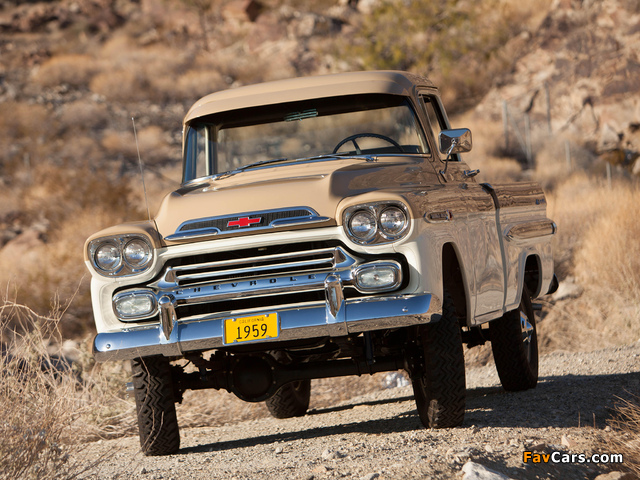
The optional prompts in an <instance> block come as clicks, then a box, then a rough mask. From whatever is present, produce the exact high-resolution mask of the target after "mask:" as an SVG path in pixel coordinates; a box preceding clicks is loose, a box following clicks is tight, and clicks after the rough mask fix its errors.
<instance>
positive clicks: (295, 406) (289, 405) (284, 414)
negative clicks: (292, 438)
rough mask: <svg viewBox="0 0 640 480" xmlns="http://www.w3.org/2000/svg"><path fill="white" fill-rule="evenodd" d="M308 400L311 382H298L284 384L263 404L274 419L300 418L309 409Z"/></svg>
mask: <svg viewBox="0 0 640 480" xmlns="http://www.w3.org/2000/svg"><path fill="white" fill-rule="evenodd" d="M310 398H311V380H299V381H297V382H290V383H285V384H284V385H283V386H281V387H280V388H279V389H278V390H277V391H276V393H274V394H273V396H272V397H270V398H268V399H267V400H265V403H266V404H267V409H268V410H269V413H271V415H272V416H273V417H275V418H291V417H301V416H303V415H304V414H305V413H307V410H308V409H309V399H310Z"/></svg>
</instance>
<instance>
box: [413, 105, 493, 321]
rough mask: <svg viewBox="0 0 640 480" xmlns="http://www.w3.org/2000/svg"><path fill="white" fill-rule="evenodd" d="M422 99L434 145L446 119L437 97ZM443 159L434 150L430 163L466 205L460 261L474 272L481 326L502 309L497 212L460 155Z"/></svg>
mask: <svg viewBox="0 0 640 480" xmlns="http://www.w3.org/2000/svg"><path fill="white" fill-rule="evenodd" d="M421 99H422V101H423V102H424V106H425V111H426V113H427V117H428V121H429V124H430V127H431V131H432V133H433V138H434V139H435V140H436V142H437V139H438V136H439V134H440V132H441V131H442V130H445V129H449V128H450V126H449V124H448V120H447V118H446V116H445V115H444V113H443V112H444V110H443V109H442V106H441V104H440V101H439V99H438V98H437V97H436V96H434V95H422V96H421ZM445 160H446V159H445V155H444V154H442V153H439V149H438V148H435V149H434V155H433V161H434V167H435V168H436V170H437V171H438V172H439V176H440V181H441V182H442V183H443V185H445V188H449V189H455V190H456V191H457V194H458V195H460V197H462V198H463V199H464V204H465V206H466V208H465V209H464V211H463V212H459V215H460V216H462V218H458V220H460V221H462V222H463V223H464V224H465V227H466V231H467V232H466V233H467V241H466V242H465V243H466V245H464V246H459V247H461V248H460V250H461V253H462V255H463V257H464V258H463V259H461V260H462V261H463V262H465V263H466V265H467V268H468V269H470V270H471V271H472V272H473V281H472V282H469V289H470V294H471V296H472V297H473V298H472V299H471V300H472V301H471V302H470V307H471V308H472V312H473V314H472V315H471V317H472V323H482V322H483V321H484V320H488V319H491V318H495V317H497V316H500V315H501V314H502V313H503V310H504V302H505V283H504V279H505V272H504V268H503V258H502V249H501V247H500V241H501V240H500V235H499V231H498V225H499V223H498V221H499V219H498V217H497V210H496V206H495V203H494V200H493V197H492V195H491V192H490V190H489V189H488V188H485V187H483V186H482V185H481V184H479V183H478V182H477V181H476V179H475V175H476V174H477V173H478V171H477V170H472V169H470V168H469V166H468V165H467V164H466V163H465V162H464V161H462V158H461V156H460V155H459V154H453V155H451V158H450V160H449V161H445Z"/></svg>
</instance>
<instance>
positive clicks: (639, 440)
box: [607, 397, 640, 476]
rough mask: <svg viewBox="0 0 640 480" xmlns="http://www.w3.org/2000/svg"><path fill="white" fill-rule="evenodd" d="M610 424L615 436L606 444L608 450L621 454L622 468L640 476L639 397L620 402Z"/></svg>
mask: <svg viewBox="0 0 640 480" xmlns="http://www.w3.org/2000/svg"><path fill="white" fill-rule="evenodd" d="M610 423H611V425H612V426H613V428H614V431H615V432H616V433H617V435H615V436H614V437H613V439H612V440H611V441H610V442H611V443H608V444H607V447H608V449H609V450H611V451H614V452H616V453H622V455H623V456H624V466H625V467H626V468H628V469H629V470H631V471H632V472H633V473H635V474H636V475H638V476H640V397H635V398H634V399H631V400H622V401H621V402H620V404H619V405H617V407H616V409H615V413H614V417H613V420H612V421H611V422H610Z"/></svg>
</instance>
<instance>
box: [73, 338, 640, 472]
mask: <svg viewBox="0 0 640 480" xmlns="http://www.w3.org/2000/svg"><path fill="white" fill-rule="evenodd" d="M467 388H468V390H467V413H466V417H465V422H464V426H463V427H461V428H455V429H449V430H426V429H424V428H422V427H421V425H420V421H419V419H418V416H417V412H416V409H415V404H414V401H413V396H412V391H411V387H401V388H394V389H389V390H382V391H380V392H379V393H376V394H372V395H367V396H364V397H358V398H354V399H352V400H350V401H348V402H346V403H343V404H340V405H337V406H335V407H332V408H325V409H317V410H312V411H311V412H310V413H309V414H308V415H307V416H305V417H301V418H295V419H289V420H276V419H272V418H261V419H258V420H252V421H245V422H239V423H236V424H230V425H225V426H223V427H215V428H197V429H196V428H192V429H183V430H182V432H181V433H182V449H181V450H180V452H179V453H178V454H177V455H172V456H168V457H144V456H143V455H142V454H141V453H140V448H139V444H138V438H137V437H129V438H124V439H120V440H112V441H101V442H96V443H93V444H91V445H89V446H88V448H87V450H86V451H85V454H86V461H87V463H89V462H90V461H92V460H95V459H97V458H99V457H101V456H102V457H103V459H104V460H103V461H102V462H101V463H100V464H99V466H98V467H96V468H95V469H91V470H90V471H91V473H93V474H98V475H99V477H100V478H136V479H145V480H155V479H167V480H170V479H175V480H178V479H183V478H184V479H187V478H189V479H191V478H193V479H218V478H219V479H269V480H281V479H282V480H284V479H300V480H309V479H316V480H320V479H333V478H349V479H367V480H373V479H376V478H377V479H379V480H383V479H401V478H407V479H409V478H410V479H414V478H420V479H448V478H458V479H459V478H463V476H464V475H466V476H464V478H472V477H471V474H470V473H467V474H464V473H463V472H462V469H463V466H464V465H465V464H466V463H468V462H469V461H471V462H474V463H475V464H479V465H483V466H485V467H488V468H490V469H492V470H494V471H496V472H500V473H501V474H503V475H505V476H506V477H508V478H513V479H544V478H553V479H583V478H588V479H593V478H595V477H597V476H598V475H600V474H602V473H606V472H608V471H610V470H613V471H619V470H622V468H621V467H620V465H616V464H603V463H588V462H586V461H585V462H584V463H579V462H580V459H579V457H574V460H575V461H574V462H571V463H558V464H554V463H547V464H545V463H541V464H540V463H537V464H534V463H532V462H528V463H526V464H525V463H524V462H523V454H524V452H525V451H531V452H534V453H543V454H552V456H553V457H555V458H557V459H560V460H563V459H564V460H566V459H570V458H571V457H565V456H564V454H567V453H568V454H572V453H574V454H581V453H586V454H587V458H589V457H590V456H591V455H592V454H593V453H596V454H613V453H617V452H615V451H612V450H611V446H610V444H609V441H610V440H611V438H612V437H613V436H615V435H617V433H616V432H614V431H612V430H611V428H610V427H608V426H607V423H606V421H607V419H608V418H610V416H611V413H612V411H611V409H612V407H613V406H614V404H615V403H616V402H617V401H618V400H617V399H618V397H622V398H629V397H630V396H631V395H634V394H635V395H639V394H640V342H637V343H635V344H633V345H631V346H627V347H618V348H613V349H606V350H600V351H595V352H591V353H562V352H556V353H553V354H550V355H547V356H544V357H542V358H541V363H540V382H539V384H538V387H537V388H536V389H534V390H530V391H526V392H520V393H505V392H504V391H503V390H502V389H501V388H500V386H499V381H498V378H497V375H496V374H495V369H494V367H493V365H492V364H490V365H487V366H485V367H479V368H472V369H469V370H468V371H467ZM554 452H560V453H557V454H555V455H553V453H554ZM473 466H474V465H473V464H468V465H467V467H465V471H466V470H467V469H469V468H471V467H473ZM476 467H477V465H476ZM477 468H479V467H477ZM506 477H504V478H506ZM474 478H477V477H474ZM488 478H491V477H488ZM493 478H502V477H498V476H496V477H493Z"/></svg>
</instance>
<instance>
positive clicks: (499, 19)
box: [334, 0, 550, 109]
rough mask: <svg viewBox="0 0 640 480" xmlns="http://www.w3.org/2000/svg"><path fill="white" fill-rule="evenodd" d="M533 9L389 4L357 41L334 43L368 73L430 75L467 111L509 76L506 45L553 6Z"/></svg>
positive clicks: (395, 0) (444, 0)
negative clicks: (502, 79)
mask: <svg viewBox="0 0 640 480" xmlns="http://www.w3.org/2000/svg"><path fill="white" fill-rule="evenodd" d="M529 3H530V4H531V5H525V6H521V5H523V4H522V2H519V3H515V2H506V3H505V2H503V1H498V0H491V1H488V2H466V1H461V0H438V1H431V0H414V1H409V2H406V1H401V0H385V1H382V2H379V3H378V4H377V5H376V6H375V7H374V8H373V9H372V11H371V13H370V14H368V15H365V16H364V17H363V18H362V21H361V22H360V24H359V25H358V27H357V28H356V32H355V34H354V36H353V38H348V39H340V40H338V41H337V42H336V43H335V45H334V54H336V55H337V56H339V57H341V58H343V59H345V60H346V61H347V62H348V63H350V64H354V63H356V64H357V66H359V67H360V68H362V69H364V70H373V69H391V70H409V71H415V72H419V73H426V74H428V75H429V76H430V77H432V79H433V80H434V81H435V82H436V83H437V84H439V85H441V87H442V89H443V92H444V94H445V96H450V97H456V98H457V99H458V102H457V107H456V108H458V109H462V108H465V107H468V106H470V105H471V103H472V102H473V101H474V100H475V99H477V98H479V97H480V96H481V95H483V94H484V93H486V91H488V89H489V88H490V87H491V85H492V84H493V83H494V82H495V81H496V79H497V78H499V77H500V75H503V74H506V73H508V72H509V70H510V69H511V66H512V64H513V59H514V56H513V53H514V52H513V51H512V50H513V48H510V49H507V48H505V45H507V44H508V42H509V41H510V40H511V39H513V38H516V37H517V36H518V35H519V34H520V33H521V31H522V30H525V29H527V28H531V27H533V25H531V22H532V15H531V12H537V14H536V15H535V16H534V17H535V18H538V17H539V12H541V11H542V12H544V11H545V10H547V9H548V7H549V5H550V2H549V1H548V0H539V1H536V2H529ZM398 32H402V35H399V34H398ZM510 47H513V45H511V46H510ZM353 59H356V61H355V62H354V61H353Z"/></svg>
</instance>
